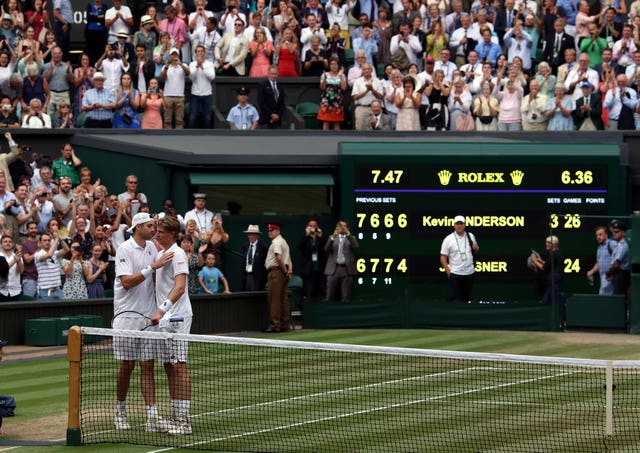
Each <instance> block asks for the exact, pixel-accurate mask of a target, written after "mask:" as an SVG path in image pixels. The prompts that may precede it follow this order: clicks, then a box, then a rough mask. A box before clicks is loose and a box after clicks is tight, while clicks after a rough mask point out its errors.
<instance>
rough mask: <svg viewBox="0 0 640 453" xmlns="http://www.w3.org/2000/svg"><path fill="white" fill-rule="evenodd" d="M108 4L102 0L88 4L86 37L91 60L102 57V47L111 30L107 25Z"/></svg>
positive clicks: (94, 0)
mask: <svg viewBox="0 0 640 453" xmlns="http://www.w3.org/2000/svg"><path fill="white" fill-rule="evenodd" d="M106 14H107V6H106V5H105V4H104V2H103V1H102V0H93V1H90V2H89V3H88V4H87V8H86V16H85V17H86V18H87V25H86V27H85V28H84V38H85V40H86V42H87V54H88V55H89V58H91V62H92V63H93V62H95V61H97V60H98V58H100V54H101V53H102V49H104V46H105V45H106V44H107V40H108V38H109V31H108V30H107V27H106V26H105V17H106Z"/></svg>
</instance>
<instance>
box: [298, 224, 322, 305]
mask: <svg viewBox="0 0 640 453" xmlns="http://www.w3.org/2000/svg"><path fill="white" fill-rule="evenodd" d="M326 244H327V238H326V237H325V236H324V235H323V233H322V229H321V228H320V226H319V225H318V221H317V220H316V219H310V220H309V221H308V222H307V227H306V228H305V229H304V237H303V238H302V239H301V240H300V242H299V243H298V250H300V255H301V257H302V264H301V266H300V275H302V293H303V295H304V300H309V301H318V300H322V299H324V295H325V290H326V282H325V275H324V269H325V266H326V263H327V257H326V252H325V251H324V247H325V245H326Z"/></svg>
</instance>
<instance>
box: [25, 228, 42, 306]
mask: <svg viewBox="0 0 640 453" xmlns="http://www.w3.org/2000/svg"><path fill="white" fill-rule="evenodd" d="M21 247H22V260H23V262H24V268H23V271H22V293H23V294H24V295H25V296H29V297H32V298H35V297H36V294H37V293H38V270H37V268H36V262H35V260H34V256H35V254H36V252H37V251H38V250H39V247H38V224H37V223H35V222H27V237H26V238H25V239H24V240H23V241H22V244H21Z"/></svg>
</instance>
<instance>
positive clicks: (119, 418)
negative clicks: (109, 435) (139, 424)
mask: <svg viewBox="0 0 640 453" xmlns="http://www.w3.org/2000/svg"><path fill="white" fill-rule="evenodd" d="M114 424H115V425H116V429H131V425H130V424H129V423H128V422H127V415H126V414H121V413H116V416H115V418H114Z"/></svg>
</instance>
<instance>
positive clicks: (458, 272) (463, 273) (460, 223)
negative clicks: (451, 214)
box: [440, 215, 480, 302]
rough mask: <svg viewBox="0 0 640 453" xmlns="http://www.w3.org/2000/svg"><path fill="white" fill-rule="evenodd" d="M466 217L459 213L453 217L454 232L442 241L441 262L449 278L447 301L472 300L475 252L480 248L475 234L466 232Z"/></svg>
mask: <svg viewBox="0 0 640 453" xmlns="http://www.w3.org/2000/svg"><path fill="white" fill-rule="evenodd" d="M465 227H466V219H465V218H464V216H461V215H457V216H455V218H454V219H453V230H454V231H453V233H451V234H450V235H448V236H447V237H446V238H444V241H442V246H441V247H440V264H441V265H442V267H443V268H444V271H445V272H446V273H447V278H448V279H449V294H448V296H447V302H454V301H456V300H459V301H460V302H468V301H469V300H471V289H472V288H473V274H474V272H475V264H474V261H475V260H474V254H475V253H477V252H478V250H480V248H479V247H478V241H476V238H475V236H474V235H473V234H471V233H467V232H465Z"/></svg>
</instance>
